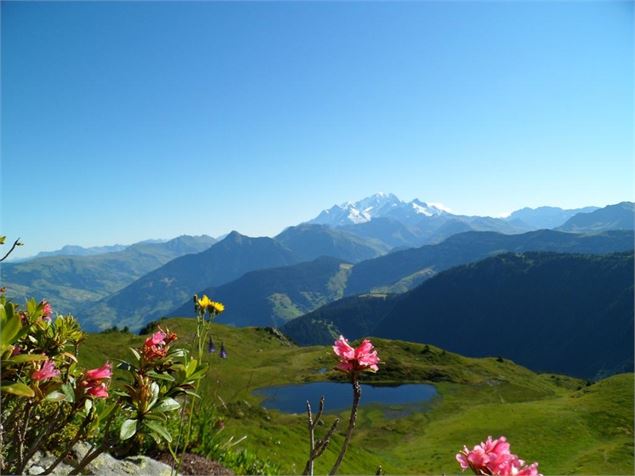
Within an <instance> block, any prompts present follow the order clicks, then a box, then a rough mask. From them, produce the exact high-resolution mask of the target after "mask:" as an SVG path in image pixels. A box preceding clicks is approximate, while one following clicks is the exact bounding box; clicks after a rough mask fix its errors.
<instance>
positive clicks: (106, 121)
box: [1, 1, 634, 255]
mask: <svg viewBox="0 0 635 476" xmlns="http://www.w3.org/2000/svg"><path fill="white" fill-rule="evenodd" d="M1 8H2V38H1V39H2V195H1V196H2V204H1V205H2V207H1V208H2V234H7V235H9V237H10V238H12V237H16V236H21V237H22V239H23V241H24V242H25V243H26V245H27V246H25V247H24V248H23V249H22V250H21V254H22V255H31V254H34V253H36V252H38V251H40V250H42V249H54V248H59V247H60V246H62V245H64V244H69V243H72V244H80V245H84V246H89V245H103V244H112V243H131V242H134V241H138V240H142V239H147V238H169V237H173V236H177V235H179V234H184V233H187V234H201V233H207V234H210V235H218V234H221V233H225V232H227V231H229V230H231V229H237V230H239V231H240V232H242V233H245V234H248V235H270V234H275V233H277V232H279V231H280V230H281V229H282V228H284V227H285V226H287V225H292V224H296V223H298V222H301V221H304V220H307V219H310V218H312V217H313V216H315V215H317V214H318V212H319V211H320V210H322V209H324V208H327V207H330V206H331V205H332V204H334V203H340V202H343V201H346V200H356V199H360V198H363V197H364V196H367V195H370V194H372V193H374V192H379V191H383V192H393V193H395V194H396V195H398V196H399V197H400V198H402V199H405V200H410V199H412V198H415V197H418V198H420V199H421V200H424V201H431V202H441V203H443V204H445V205H446V206H447V207H449V208H451V209H452V210H455V211H457V212H461V213H468V214H483V215H500V214H501V213H504V212H509V211H511V210H514V209H517V208H521V207H523V206H532V207H535V206H540V205H556V206H563V207H578V206H584V205H591V204H593V205H606V204H609V203H615V202H619V201H622V200H632V199H633V196H634V191H633V179H634V177H633V106H634V100H633V99H634V98H633V67H634V64H633V3H632V2H617V1H598V2H592V1H589V2H571V1H569V2H540V1H538V2H526V3H520V2H503V3H496V2H468V3H463V2H409V3H392V2H391V3H361V2H357V3H321V2H313V3H306V2H302V3H231V4H230V3H214V2H203V3H201V2H199V3H183V2H180V3H167V2H162V3H150V2H136V3H124V2H115V3H113V2H111V3H73V2H62V3H24V2H20V3H12V2H4V1H3V2H2V7H1Z"/></svg>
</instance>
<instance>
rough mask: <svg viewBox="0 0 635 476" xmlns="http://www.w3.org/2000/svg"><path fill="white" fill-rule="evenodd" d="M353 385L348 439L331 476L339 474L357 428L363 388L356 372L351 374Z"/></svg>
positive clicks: (347, 432) (343, 445)
mask: <svg viewBox="0 0 635 476" xmlns="http://www.w3.org/2000/svg"><path fill="white" fill-rule="evenodd" d="M351 384H352V385H353V406H352V407H351V416H350V418H349V420H348V428H347V430H346V437H345V438H344V443H343V444H342V449H341V450H340V454H339V455H338V456H337V460H336V461H335V464H334V465H333V467H332V468H331V471H330V472H329V475H331V476H332V475H334V474H336V473H337V470H338V469H339V468H340V465H341V464H342V460H344V456H345V455H346V450H347V449H348V445H349V443H350V441H351V436H352V435H353V429H354V428H355V420H357V407H358V406H359V400H360V399H361V398H362V386H361V385H360V384H359V381H358V380H357V375H356V374H355V372H353V373H352V374H351Z"/></svg>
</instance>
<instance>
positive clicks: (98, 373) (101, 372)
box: [84, 362, 112, 380]
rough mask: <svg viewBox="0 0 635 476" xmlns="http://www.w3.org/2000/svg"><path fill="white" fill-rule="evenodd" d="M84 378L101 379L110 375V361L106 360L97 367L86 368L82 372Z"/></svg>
mask: <svg viewBox="0 0 635 476" xmlns="http://www.w3.org/2000/svg"><path fill="white" fill-rule="evenodd" d="M84 376H85V377H86V380H102V379H105V378H111V377H112V365H111V364H110V362H106V363H105V364H104V365H102V366H101V367H99V368H98V369H92V370H87V371H86V373H85V374H84Z"/></svg>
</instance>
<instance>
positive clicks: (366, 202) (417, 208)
mask: <svg viewBox="0 0 635 476" xmlns="http://www.w3.org/2000/svg"><path fill="white" fill-rule="evenodd" d="M447 213H448V212H447V211H445V210H443V209H442V208H441V207H438V206H436V205H433V204H431V203H426V202H423V201H421V200H419V199H417V198H415V199H414V200H412V201H410V202H404V201H402V200H400V199H399V198H398V197H397V196H396V195H395V194H394V193H385V192H378V193H375V194H373V195H371V196H369V197H366V198H363V199H361V200H358V201H356V202H344V203H342V204H340V205H333V206H332V207H331V208H329V209H327V210H323V211H322V212H321V213H320V214H319V215H318V216H317V217H315V218H314V219H312V220H310V221H309V222H308V223H314V224H321V225H330V226H346V225H357V224H360V223H367V222H369V221H371V220H373V219H375V218H383V217H397V216H398V217H401V218H403V217H406V216H407V217H410V218H412V219H417V218H418V217H422V216H428V217H430V216H439V215H444V214H447Z"/></svg>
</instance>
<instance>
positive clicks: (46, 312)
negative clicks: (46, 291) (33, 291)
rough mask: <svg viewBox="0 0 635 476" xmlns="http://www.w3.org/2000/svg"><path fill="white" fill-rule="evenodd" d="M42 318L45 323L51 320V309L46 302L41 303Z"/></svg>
mask: <svg viewBox="0 0 635 476" xmlns="http://www.w3.org/2000/svg"><path fill="white" fill-rule="evenodd" d="M41 304H42V318H43V319H44V320H45V321H50V320H51V316H52V315H53V308H52V307H51V305H50V304H49V302H48V301H46V300H45V301H42V302H41Z"/></svg>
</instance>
